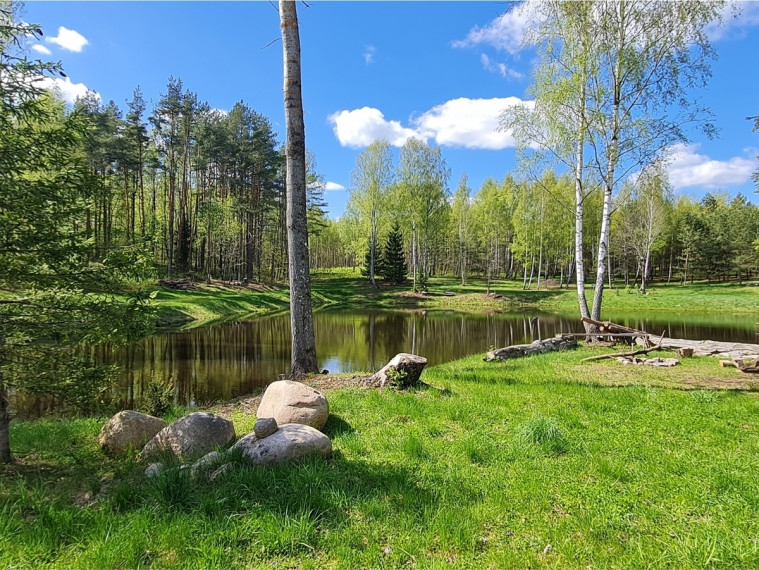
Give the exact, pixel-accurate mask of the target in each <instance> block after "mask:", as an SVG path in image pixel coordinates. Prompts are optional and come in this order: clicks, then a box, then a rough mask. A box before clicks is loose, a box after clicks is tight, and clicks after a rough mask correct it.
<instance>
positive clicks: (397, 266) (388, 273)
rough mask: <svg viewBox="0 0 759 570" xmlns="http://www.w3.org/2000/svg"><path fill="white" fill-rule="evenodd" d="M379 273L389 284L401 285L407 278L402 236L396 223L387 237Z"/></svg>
mask: <svg viewBox="0 0 759 570" xmlns="http://www.w3.org/2000/svg"><path fill="white" fill-rule="evenodd" d="M381 271H382V274H383V275H384V277H385V279H386V280H388V281H390V282H391V283H403V282H404V281H405V280H406V277H407V276H408V268H407V267H406V257H405V256H404V255H403V234H402V233H401V227H400V225H398V222H395V224H394V225H393V229H392V230H391V231H390V233H389V234H388V236H387V241H386V242H385V255H384V259H383V261H382V266H381Z"/></svg>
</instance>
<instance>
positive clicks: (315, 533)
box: [0, 349, 759, 568]
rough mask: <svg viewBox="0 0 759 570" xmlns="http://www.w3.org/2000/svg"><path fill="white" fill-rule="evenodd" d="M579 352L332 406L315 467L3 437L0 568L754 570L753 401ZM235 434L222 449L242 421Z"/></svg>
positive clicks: (693, 370)
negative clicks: (192, 471) (182, 463)
mask: <svg viewBox="0 0 759 570" xmlns="http://www.w3.org/2000/svg"><path fill="white" fill-rule="evenodd" d="M588 354H590V350H589V349H581V350H579V351H577V352H570V353H560V354H549V355H542V356H539V357H533V358H528V359H522V360H517V361H512V362H504V363H483V362H481V361H480V360H478V359H477V358H474V357H473V358H469V359H464V360H460V361H456V362H452V363H450V364H447V365H442V366H438V367H435V368H432V369H430V370H428V371H426V372H425V375H424V377H423V378H424V380H425V381H426V382H427V383H428V384H430V385H431V387H430V388H428V389H419V390H416V391H411V392H406V393H398V392H394V391H390V390H384V391H377V390H364V389H359V388H348V389H341V390H337V391H333V392H330V393H329V394H328V397H329V400H330V408H331V412H332V415H331V417H330V421H329V423H328V424H327V427H326V428H325V431H326V432H327V433H328V434H329V435H330V437H331V438H332V440H333V444H334V456H333V458H332V459H331V460H329V461H318V460H306V461H303V462H300V463H297V464H293V465H289V466H283V467H281V468H278V469H274V470H266V469H259V468H252V467H244V466H237V467H236V468H235V469H234V470H233V471H232V472H230V473H229V474H228V475H227V476H225V477H224V478H222V479H221V480H218V479H217V480H216V481H215V482H214V483H207V482H190V481H189V480H187V479H185V478H183V477H179V476H177V475H171V474H169V475H165V476H161V477H159V478H157V479H155V480H146V479H144V478H143V476H142V474H141V473H142V468H141V467H140V466H138V465H136V464H135V463H134V461H133V460H129V459H127V460H115V459H111V458H108V457H106V456H104V455H102V454H101V453H100V452H99V451H98V449H97V445H96V436H97V432H98V429H99V427H100V425H101V424H102V422H103V421H104V420H103V419H101V420H93V419H79V420H70V421H54V420H43V421H36V422H29V423H15V424H14V425H13V432H12V441H13V444H14V446H15V447H16V449H18V450H19V451H21V452H22V453H21V454H20V461H19V463H18V464H16V465H14V466H11V467H7V468H4V470H3V471H2V477H0V545H1V547H0V566H2V567H33V568H40V567H97V568H112V567H127V568H132V567H142V566H150V565H153V566H155V567H161V568H163V567H283V568H284V567H287V568H324V567H342V568H345V567H372V568H380V567H401V566H406V565H408V566H412V567H451V568H462V567H477V568H481V567H488V566H490V567H497V568H503V567H514V568H524V567H536V566H539V567H551V568H586V567H657V568H658V567H675V568H695V567H703V566H712V567H722V568H748V567H757V566H759V544H757V540H756V537H757V536H759V519H758V518H757V517H756V511H757V508H759V480H757V478H756V476H755V474H756V473H757V472H758V471H759V394H758V393H756V392H752V391H750V390H749V391H742V392H739V391H735V390H706V389H691V390H681V389H672V388H666V387H664V386H676V387H689V388H693V387H699V386H708V385H720V386H725V387H731V386H739V385H741V384H740V382H741V381H743V380H744V379H745V377H741V376H739V374H740V373H739V372H737V371H736V370H735V369H721V368H719V367H718V366H717V361H716V359H707V358H702V359H692V360H686V361H684V362H683V364H682V366H680V367H677V368H674V369H666V370H662V369H641V368H638V367H623V366H621V365H617V364H616V363H615V362H610V361H607V362H598V363H588V364H580V363H579V361H580V359H581V358H582V357H583V356H587V355H588ZM752 386H755V385H752ZM749 387H751V386H749ZM232 419H233V421H234V422H235V424H236V429H237V433H238V434H243V433H247V431H249V430H250V429H251V427H252V423H253V420H254V418H253V417H252V416H251V415H246V414H244V413H242V412H234V413H233V414H232Z"/></svg>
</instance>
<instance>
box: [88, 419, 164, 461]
mask: <svg viewBox="0 0 759 570" xmlns="http://www.w3.org/2000/svg"><path fill="white" fill-rule="evenodd" d="M167 425H168V424H167V423H166V422H165V421H163V420H162V419H160V418H156V417H153V416H149V415H147V414H141V413H140V412H134V411H132V410H124V411H121V412H119V413H118V414H116V415H115V416H113V417H112V418H111V419H110V420H108V422H107V423H106V424H105V425H104V426H103V429H101V430H100V435H98V443H99V444H100V447H102V448H103V449H104V450H106V451H107V452H109V453H114V454H119V453H124V452H125V451H127V450H128V449H130V448H131V449H134V450H140V449H142V446H143V445H145V444H146V443H147V442H148V441H150V440H151V439H152V438H153V436H155V434H157V433H158V432H159V431H161V430H162V429H163V428H165V427H166V426H167Z"/></svg>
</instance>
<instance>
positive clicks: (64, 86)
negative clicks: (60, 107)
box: [36, 77, 100, 103]
mask: <svg viewBox="0 0 759 570" xmlns="http://www.w3.org/2000/svg"><path fill="white" fill-rule="evenodd" d="M36 83H37V84H38V85H39V86H40V87H42V88H44V89H49V90H51V91H54V92H56V93H57V94H58V95H60V97H61V98H62V99H63V100H64V101H66V102H67V103H73V102H74V101H76V99H77V97H84V96H85V95H86V94H87V93H88V92H89V91H90V90H89V89H87V86H86V85H85V84H84V83H73V82H72V81H71V79H69V78H68V77H63V78H61V77H43V78H40V79H39V80H37V81H36ZM95 95H97V97H98V99H99V98H100V95H98V94H97V93H95Z"/></svg>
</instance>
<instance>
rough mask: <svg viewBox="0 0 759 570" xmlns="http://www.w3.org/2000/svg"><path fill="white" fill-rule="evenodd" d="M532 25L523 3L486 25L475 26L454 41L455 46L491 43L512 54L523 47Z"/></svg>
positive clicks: (462, 46)
mask: <svg viewBox="0 0 759 570" xmlns="http://www.w3.org/2000/svg"><path fill="white" fill-rule="evenodd" d="M529 26H530V17H529V10H527V9H525V7H524V5H523V4H520V5H517V6H515V7H514V8H512V9H511V10H509V11H508V12H506V13H504V14H501V15H500V16H498V17H497V18H496V19H495V20H493V21H492V22H490V23H489V24H487V25H486V26H484V27H479V26H475V27H474V28H472V29H471V30H469V33H468V34H467V36H466V38H464V39H463V40H456V41H454V42H453V47H455V48H468V47H475V46H479V45H483V44H484V45H489V46H492V47H494V48H495V49H497V50H500V51H506V52H508V53H510V54H512V55H514V54H516V53H518V52H519V51H520V49H521V48H522V41H523V39H524V34H525V31H526V30H527V29H528V27H529Z"/></svg>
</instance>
